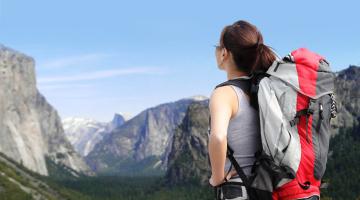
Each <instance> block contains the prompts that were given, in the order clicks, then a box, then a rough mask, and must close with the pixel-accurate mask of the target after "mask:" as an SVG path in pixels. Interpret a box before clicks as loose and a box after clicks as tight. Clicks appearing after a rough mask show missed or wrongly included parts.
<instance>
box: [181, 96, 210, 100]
mask: <svg viewBox="0 0 360 200" xmlns="http://www.w3.org/2000/svg"><path fill="white" fill-rule="evenodd" d="M208 98H209V97H207V96H204V95H194V96H191V97H188V98H186V99H193V100H195V101H203V100H206V99H208Z"/></svg>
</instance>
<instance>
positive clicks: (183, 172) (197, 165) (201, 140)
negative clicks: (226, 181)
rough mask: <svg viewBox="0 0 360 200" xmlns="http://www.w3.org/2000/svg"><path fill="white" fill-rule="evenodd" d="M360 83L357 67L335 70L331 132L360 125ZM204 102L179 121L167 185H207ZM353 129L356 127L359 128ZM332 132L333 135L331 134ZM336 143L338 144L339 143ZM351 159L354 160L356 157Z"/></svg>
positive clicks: (191, 107) (359, 70) (206, 110)
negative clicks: (334, 116)
mask: <svg viewBox="0 0 360 200" xmlns="http://www.w3.org/2000/svg"><path fill="white" fill-rule="evenodd" d="M359 85H360V67H358V66H350V67H349V68H347V69H344V70H342V71H340V72H338V73H337V75H336V80H335V93H336V98H337V106H338V114H337V117H336V118H335V119H334V120H332V126H333V128H334V130H333V131H334V133H337V132H338V131H339V128H340V129H344V128H345V129H346V128H350V129H351V128H352V127H355V126H356V124H359V121H360V109H359V108H360V90H359V88H358V86H359ZM207 103H208V101H203V102H198V103H193V104H192V105H190V106H189V109H188V110H187V112H186V116H185V117H184V119H183V121H182V123H181V124H180V125H179V126H178V127H177V129H176V131H175V136H174V139H173V144H172V149H171V151H170V153H169V158H168V159H169V161H168V163H169V165H168V170H167V172H166V175H165V179H166V180H167V183H168V184H169V185H181V184H184V183H188V182H194V181H197V182H198V184H208V182H207V181H208V178H209V176H210V171H209V170H210V165H209V162H208V155H207V139H208V136H207V134H206V133H207V128H208V125H209V122H208V115H209V108H208V106H206V104H207ZM356 130H359V128H358V129H356ZM335 135H336V134H334V135H333V136H335ZM358 135H359V134H358ZM358 138H360V137H358ZM338 146H339V147H340V146H341V145H338ZM353 148H356V147H353ZM338 150H341V149H338ZM332 151H337V149H333V150H332ZM344 153H345V152H344ZM356 155H357V154H356ZM352 159H357V157H356V158H352ZM330 160H332V159H330ZM347 164H348V163H345V165H347ZM352 168H356V169H353V170H355V171H356V170H357V172H359V173H360V171H358V167H357V166H353V167H352Z"/></svg>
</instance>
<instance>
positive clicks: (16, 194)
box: [0, 163, 33, 200]
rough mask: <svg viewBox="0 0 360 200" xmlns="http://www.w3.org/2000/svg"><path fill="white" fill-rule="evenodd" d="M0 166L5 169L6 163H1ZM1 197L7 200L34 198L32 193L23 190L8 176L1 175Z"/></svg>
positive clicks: (28, 199) (30, 199) (29, 199)
mask: <svg viewBox="0 0 360 200" xmlns="http://www.w3.org/2000/svg"><path fill="white" fill-rule="evenodd" d="M0 168H1V169H4V168H5V167H4V165H3V164H2V163H0ZM1 169H0V172H1ZM0 199H6V200H32V199H33V198H32V197H31V195H30V194H27V193H26V192H24V191H22V190H21V189H20V187H19V186H18V185H16V184H15V183H13V182H11V181H9V180H8V178H7V177H5V176H3V175H0Z"/></svg>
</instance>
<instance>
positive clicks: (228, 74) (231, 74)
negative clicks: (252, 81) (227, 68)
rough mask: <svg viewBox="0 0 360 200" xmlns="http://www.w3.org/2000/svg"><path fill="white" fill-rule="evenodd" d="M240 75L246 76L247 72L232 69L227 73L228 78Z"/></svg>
mask: <svg viewBox="0 0 360 200" xmlns="http://www.w3.org/2000/svg"><path fill="white" fill-rule="evenodd" d="M241 76H248V74H247V73H244V72H240V71H232V72H228V73H227V79H228V80H231V79H235V78H239V77H241Z"/></svg>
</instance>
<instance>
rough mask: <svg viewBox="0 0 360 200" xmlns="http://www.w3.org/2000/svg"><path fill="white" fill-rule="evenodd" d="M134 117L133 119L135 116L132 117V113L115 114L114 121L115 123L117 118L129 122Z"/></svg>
mask: <svg viewBox="0 0 360 200" xmlns="http://www.w3.org/2000/svg"><path fill="white" fill-rule="evenodd" d="M132 117H133V116H132V114H130V113H125V112H118V113H115V114H114V117H113V121H114V120H115V119H116V118H123V119H124V121H128V120H129V119H131V118H132Z"/></svg>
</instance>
